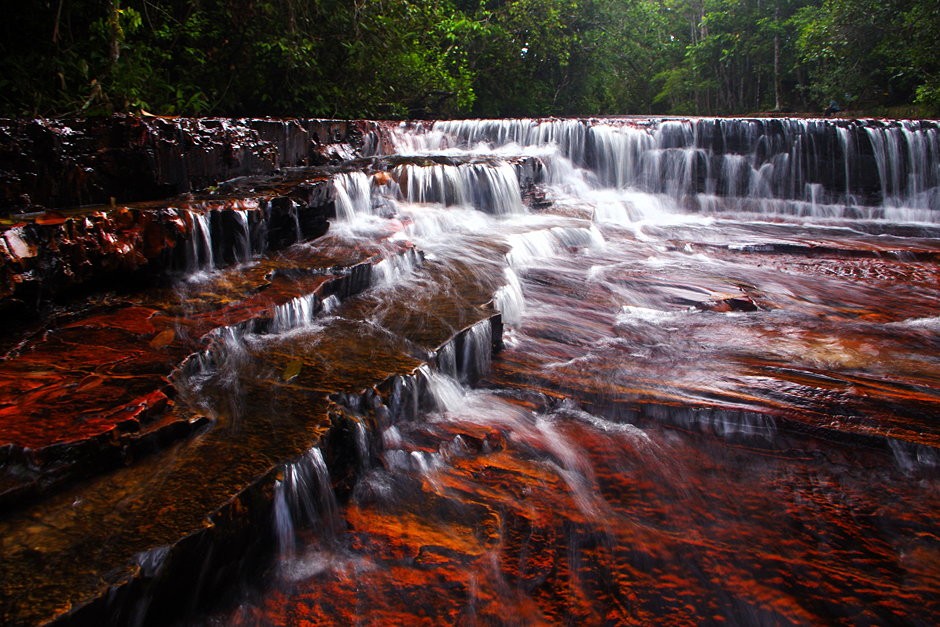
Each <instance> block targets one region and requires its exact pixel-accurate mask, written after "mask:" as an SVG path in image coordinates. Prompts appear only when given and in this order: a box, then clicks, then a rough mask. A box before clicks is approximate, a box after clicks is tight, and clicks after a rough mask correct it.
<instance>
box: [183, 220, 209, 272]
mask: <svg viewBox="0 0 940 627" xmlns="http://www.w3.org/2000/svg"><path fill="white" fill-rule="evenodd" d="M187 215H188V216H189V218H190V223H191V226H192V228H191V230H190V234H189V246H188V248H187V249H186V273H187V274H194V273H196V272H200V271H204V270H212V269H213V268H215V256H214V254H213V252H212V228H211V220H210V214H208V213H195V212H189V213H187Z"/></svg>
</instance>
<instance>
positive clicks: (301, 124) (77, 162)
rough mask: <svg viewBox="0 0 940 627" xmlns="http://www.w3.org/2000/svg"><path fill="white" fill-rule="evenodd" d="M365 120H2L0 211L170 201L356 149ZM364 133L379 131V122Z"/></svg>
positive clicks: (340, 157)
mask: <svg viewBox="0 0 940 627" xmlns="http://www.w3.org/2000/svg"><path fill="white" fill-rule="evenodd" d="M368 127H369V124H368V123H365V122H362V123H357V122H345V121H336V120H310V119H286V120H276V119H255V120H252V119H248V120H235V119H222V118H199V119H191V118H156V117H151V118H138V117H133V116H125V115H116V116H113V117H110V118H103V119H70V120H43V119H37V120H28V121H27V120H2V121H0V189H2V195H0V215H5V214H9V213H11V212H24V211H31V210H34V209H35V208H39V207H48V208H63V207H75V206H79V205H88V204H106V203H108V202H110V201H111V199H116V200H117V201H118V202H121V203H127V202H135V201H141V200H155V199H159V198H168V197H170V196H175V195H177V194H181V193H184V192H189V191H193V190H198V189H203V188H205V187H207V186H210V185H214V184H216V183H218V182H219V181H223V180H227V179H231V178H234V177H238V176H247V175H258V174H273V173H275V172H277V171H279V170H281V169H282V168H285V167H292V166H305V165H322V164H326V163H335V162H339V161H342V160H345V159H349V158H352V157H354V156H357V155H358V151H359V150H360V149H361V148H363V142H364V129H366V128H368ZM366 132H371V133H373V135H374V134H376V133H378V132H380V131H379V129H378V127H376V128H368V130H367V131H366Z"/></svg>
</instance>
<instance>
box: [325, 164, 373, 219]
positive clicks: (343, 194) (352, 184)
mask: <svg viewBox="0 0 940 627" xmlns="http://www.w3.org/2000/svg"><path fill="white" fill-rule="evenodd" d="M333 189H334V191H335V192H336V217H337V218H339V219H340V220H345V221H347V222H348V221H352V220H353V219H354V218H355V217H356V216H360V215H369V214H371V213H372V179H371V178H370V177H369V176H368V175H367V174H365V173H364V172H345V173H342V174H337V175H336V176H335V177H333Z"/></svg>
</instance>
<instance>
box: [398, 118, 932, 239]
mask: <svg viewBox="0 0 940 627" xmlns="http://www.w3.org/2000/svg"><path fill="white" fill-rule="evenodd" d="M414 132H415V135H414V136H415V137H417V138H422V139H423V141H424V144H423V146H422V148H423V149H425V150H430V149H432V148H434V147H436V148H437V149H441V148H442V147H448V146H461V147H463V148H464V149H468V150H473V151H475V154H480V152H481V150H482V148H479V146H480V145H481V144H486V145H487V146H488V149H490V150H493V149H497V148H508V147H511V146H519V147H531V146H544V147H554V148H555V149H556V150H557V152H556V154H557V155H558V157H560V158H562V159H565V160H568V161H570V162H571V163H572V164H573V165H574V166H575V167H576V168H581V169H587V170H590V171H591V172H592V173H593V174H594V175H595V176H596V179H597V183H596V184H599V185H600V186H601V187H605V188H611V189H620V190H626V191H631V192H642V193H646V194H653V195H662V196H664V197H667V198H670V199H672V202H674V203H676V204H677V205H678V206H680V207H684V208H686V209H691V210H696V211H724V210H734V211H753V212H761V213H781V214H787V215H805V216H819V217H831V216H842V215H846V216H848V215H861V216H863V217H869V218H878V217H882V216H884V217H892V216H893V217H897V218H899V219H915V220H927V221H932V222H933V221H937V220H938V219H940V218H938V214H937V213H936V212H937V211H938V210H940V144H938V129H937V126H936V124H935V123H933V122H912V121H903V122H895V123H881V122H875V121H845V120H838V121H830V120H798V119H753V120H723V119H696V120H657V119H650V120H625V119H610V120H584V121H582V120H555V119H549V120H528V119H524V120H462V121H442V122H437V123H435V124H434V126H433V128H432V129H430V130H429V129H425V128H423V127H422V128H421V129H418V130H416V131H414ZM552 159H555V157H552ZM438 167H450V166H438ZM552 167H554V166H552ZM459 178H460V177H459V176H458V173H457V172H446V173H445V172H443V171H439V172H437V173H434V174H431V173H427V174H424V175H422V176H421V178H420V179H417V178H416V179H415V180H409V181H408V184H410V186H411V187H410V188H411V189H412V190H414V191H412V192H410V193H409V198H410V199H412V200H415V201H419V202H439V203H442V204H458V203H461V202H465V201H466V200H468V199H467V198H466V197H461V196H460V195H459V191H458V190H459V188H458V186H457V180H458V179H459ZM569 178H570V177H569ZM549 181H550V182H551V183H556V184H557V183H558V182H559V181H558V177H557V175H555V174H552V169H551V168H550V169H549ZM837 207H842V208H841V209H839V208H837ZM898 209H901V211H897V210H898ZM484 210H486V209H485V208H484Z"/></svg>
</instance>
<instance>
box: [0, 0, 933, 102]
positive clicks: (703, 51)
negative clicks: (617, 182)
mask: <svg viewBox="0 0 940 627" xmlns="http://www.w3.org/2000/svg"><path fill="white" fill-rule="evenodd" d="M4 14H5V15H4V17H5V20H4V21H3V23H2V25H0V114H2V115H62V114H88V115H90V114H104V113H109V112H114V111H137V110H140V109H144V110H147V111H151V112H153V113H158V114H185V115H208V114H212V115H296V116H330V117H445V116H446V117H450V116H514V115H533V116H535V115H578V114H580V115H586V114H620V113H623V114H626V113H638V114H645V113H676V114H742V113H749V112H756V111H772V110H776V111H810V112H819V111H821V110H822V108H823V107H825V106H826V103H828V102H829V100H835V101H837V102H838V103H840V104H841V105H842V106H843V107H850V108H862V109H866V110H875V109H878V108H884V107H891V106H899V105H911V104H916V105H918V106H919V107H920V109H919V111H920V112H921V113H922V114H927V115H930V114H938V113H940V55H937V54H936V40H937V37H938V35H940V4H938V3H937V2H936V0H888V1H887V2H880V1H879V2H876V1H875V0H812V1H807V0H438V1H437V2H423V1H418V0H342V1H340V0H228V1H225V2H222V1H220V0H108V1H106V2H93V1H91V0H38V1H36V2H29V3H26V2H21V3H14V4H12V5H11V6H8V7H6V8H5V9H4Z"/></svg>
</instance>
